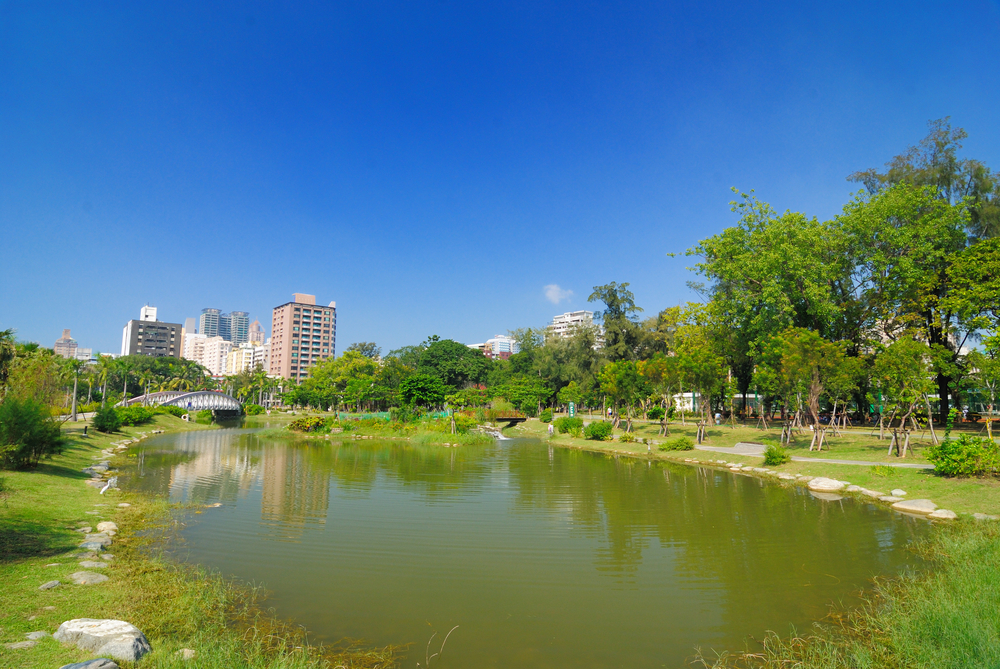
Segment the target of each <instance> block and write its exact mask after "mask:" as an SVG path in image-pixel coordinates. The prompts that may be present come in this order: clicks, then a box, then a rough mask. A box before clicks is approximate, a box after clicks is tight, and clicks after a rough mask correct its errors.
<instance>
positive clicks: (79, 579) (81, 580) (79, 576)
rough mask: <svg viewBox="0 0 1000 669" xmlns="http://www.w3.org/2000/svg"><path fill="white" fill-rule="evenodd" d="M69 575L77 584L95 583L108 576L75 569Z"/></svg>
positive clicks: (102, 581)
mask: <svg viewBox="0 0 1000 669" xmlns="http://www.w3.org/2000/svg"><path fill="white" fill-rule="evenodd" d="M69 577H70V578H71V579H72V580H73V582H74V583H76V584H77V585H97V584H98V583H104V582H105V581H106V580H108V577H107V576H105V575H104V574H95V573H94V572H92V571H76V572H73V573H72V574H70V575H69ZM81 620H82V618H81Z"/></svg>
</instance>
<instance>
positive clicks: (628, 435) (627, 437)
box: [618, 432, 635, 444]
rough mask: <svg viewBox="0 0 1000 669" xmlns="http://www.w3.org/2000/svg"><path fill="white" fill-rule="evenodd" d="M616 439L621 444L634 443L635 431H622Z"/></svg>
mask: <svg viewBox="0 0 1000 669" xmlns="http://www.w3.org/2000/svg"><path fill="white" fill-rule="evenodd" d="M618 441H620V442H622V443H623V444H632V443H635V433H634V432H622V434H621V436H620V437H618Z"/></svg>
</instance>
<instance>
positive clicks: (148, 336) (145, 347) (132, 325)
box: [121, 305, 182, 358]
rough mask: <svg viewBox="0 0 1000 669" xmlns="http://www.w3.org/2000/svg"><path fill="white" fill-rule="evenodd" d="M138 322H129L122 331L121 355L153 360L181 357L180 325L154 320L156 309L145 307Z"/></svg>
mask: <svg viewBox="0 0 1000 669" xmlns="http://www.w3.org/2000/svg"><path fill="white" fill-rule="evenodd" d="M139 316H140V318H139V320H136V321H129V322H128V323H126V324H125V327H124V328H123V329H122V353H121V354H122V355H146V356H150V357H153V358H159V357H164V356H168V357H171V358H179V357H180V355H181V329H182V328H181V324H180V323H163V322H161V321H158V320H156V307H150V306H148V305H147V306H145V307H143V308H142V310H141V311H140V312H139Z"/></svg>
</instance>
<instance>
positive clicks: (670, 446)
mask: <svg viewBox="0 0 1000 669" xmlns="http://www.w3.org/2000/svg"><path fill="white" fill-rule="evenodd" d="M659 449H660V450H661V451H690V450H693V449H694V440H693V439H691V437H674V438H673V439H668V440H666V441H665V442H663V443H662V444H660V446H659Z"/></svg>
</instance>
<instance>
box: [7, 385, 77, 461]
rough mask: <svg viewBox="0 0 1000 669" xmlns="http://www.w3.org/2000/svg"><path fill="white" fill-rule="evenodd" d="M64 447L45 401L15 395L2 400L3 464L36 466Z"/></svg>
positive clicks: (64, 443) (57, 425)
mask: <svg viewBox="0 0 1000 669" xmlns="http://www.w3.org/2000/svg"><path fill="white" fill-rule="evenodd" d="M65 446H66V441H65V439H63V436H62V433H61V432H60V431H59V423H58V422H56V421H55V420H53V419H52V417H51V416H50V415H49V410H48V408H47V407H46V406H45V405H44V404H42V403H41V402H36V401H35V400H32V399H24V400H19V399H15V398H13V397H8V398H7V399H5V400H4V401H3V402H0V464H2V465H3V466H4V467H5V468H9V467H35V466H37V465H38V461H39V460H41V459H42V458H43V457H45V458H50V457H52V456H53V455H58V454H59V453H62V451H63V448H65Z"/></svg>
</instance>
